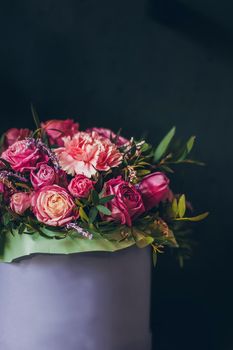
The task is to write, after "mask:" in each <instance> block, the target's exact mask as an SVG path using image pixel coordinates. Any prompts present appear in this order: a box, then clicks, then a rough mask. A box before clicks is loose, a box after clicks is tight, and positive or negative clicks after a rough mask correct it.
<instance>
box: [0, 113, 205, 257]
mask: <svg viewBox="0 0 233 350" xmlns="http://www.w3.org/2000/svg"><path fill="white" fill-rule="evenodd" d="M32 112H33V116H34V119H35V122H36V130H34V131H33V130H28V129H15V128H13V129H10V130H8V131H7V132H6V133H4V134H3V136H2V138H1V153H0V154H1V155H0V207H1V214H0V215H1V217H0V225H1V230H0V256H1V260H2V261H12V260H14V259H16V258H18V257H21V256H24V255H28V254H32V253H63V254H68V253H74V252H83V251H94V250H100V251H101V250H102V251H115V250H118V249H122V248H126V247H129V246H131V245H134V244H136V245H137V246H138V247H141V248H142V247H146V246H148V245H151V247H152V250H153V258H154V262H155V260H156V256H157V253H158V252H160V251H163V249H164V247H165V246H168V247H171V248H175V249H176V250H177V251H179V252H180V253H179V259H180V261H181V260H182V259H183V257H186V256H188V253H189V245H188V244H187V238H188V237H189V232H190V228H189V227H187V223H188V222H195V221H199V220H201V219H203V218H205V217H206V216H207V215H208V213H204V214H199V215H197V216H194V215H193V214H192V207H191V204H190V203H189V202H187V201H186V198H185V195H184V194H175V193H173V191H172V184H171V181H170V180H169V174H170V173H172V172H173V170H172V165H173V164H180V163H197V164H201V163H199V162H195V161H193V160H191V159H190V158H189V154H190V151H191V149H192V147H193V145H194V141H195V137H194V136H192V137H190V138H189V139H188V141H187V142H185V143H184V144H180V143H179V142H177V141H176V140H175V131H176V130H175V127H173V128H172V129H171V130H170V131H169V133H168V134H167V135H166V136H165V137H164V138H163V140H162V141H161V142H160V143H159V145H158V146H157V147H153V146H152V145H150V144H149V143H147V142H146V141H145V140H144V139H142V140H135V139H134V138H133V137H132V138H130V139H126V138H124V137H123V136H121V135H120V132H118V133H114V132H113V131H111V130H109V129H105V128H95V127H94V128H90V129H87V130H81V129H80V127H79V124H78V123H77V122H75V121H74V120H71V119H66V120H48V121H46V122H42V123H40V122H39V120H38V116H37V113H36V111H35V110H34V108H32ZM186 212H187V215H186ZM178 248H180V249H178Z"/></svg>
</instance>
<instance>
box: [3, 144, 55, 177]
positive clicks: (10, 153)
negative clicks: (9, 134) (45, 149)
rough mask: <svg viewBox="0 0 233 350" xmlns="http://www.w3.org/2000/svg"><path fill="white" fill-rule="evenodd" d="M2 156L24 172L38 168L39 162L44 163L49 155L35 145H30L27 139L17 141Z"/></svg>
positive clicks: (13, 167)
mask: <svg viewBox="0 0 233 350" xmlns="http://www.w3.org/2000/svg"><path fill="white" fill-rule="evenodd" d="M1 158H3V159H5V160H6V161H7V162H8V163H9V164H10V165H11V167H12V169H14V170H15V171H19V172H23V171H29V170H32V169H35V168H36V164H37V163H44V162H46V161H47V160H48V157H47V156H46V155H44V154H42V153H41V152H40V151H39V149H38V148H36V146H35V145H31V144H30V145H29V144H28V142H27V140H21V141H16V142H15V143H14V144H13V145H11V146H10V147H9V148H7V150H5V151H4V152H3V153H2V155H1Z"/></svg>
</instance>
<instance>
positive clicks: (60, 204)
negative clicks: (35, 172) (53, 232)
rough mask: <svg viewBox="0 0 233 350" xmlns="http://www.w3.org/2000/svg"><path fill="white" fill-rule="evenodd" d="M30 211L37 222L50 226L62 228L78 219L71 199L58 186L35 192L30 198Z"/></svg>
mask: <svg viewBox="0 0 233 350" xmlns="http://www.w3.org/2000/svg"><path fill="white" fill-rule="evenodd" d="M32 209H33V212H34V214H35V216H36V218H37V220H38V221H40V222H43V223H44V224H46V225H50V226H64V225H65V224H67V223H70V222H71V221H73V220H76V219H77V218H78V213H77V211H76V210H75V203H74V201H73V199H72V197H71V196H70V195H69V193H68V192H67V191H66V190H65V189H64V188H62V187H60V186H58V185H51V186H45V187H42V188H41V189H39V190H38V191H36V192H35V193H34V194H33V196H32Z"/></svg>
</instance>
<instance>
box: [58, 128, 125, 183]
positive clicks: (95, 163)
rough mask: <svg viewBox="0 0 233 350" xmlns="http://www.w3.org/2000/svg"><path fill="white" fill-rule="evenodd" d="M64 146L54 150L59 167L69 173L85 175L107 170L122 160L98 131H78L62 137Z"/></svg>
mask: <svg viewBox="0 0 233 350" xmlns="http://www.w3.org/2000/svg"><path fill="white" fill-rule="evenodd" d="M63 141H64V147H60V148H58V149H56V150H55V153H56V155H57V157H58V160H59V164H60V166H61V168H62V169H63V170H64V171H66V172H67V173H68V174H70V175H75V174H81V175H85V176H87V177H89V178H90V177H91V176H92V175H95V174H96V173H97V171H108V170H110V169H111V168H114V167H117V166H119V165H120V163H121V161H122V154H121V153H120V152H119V150H118V149H117V147H116V145H114V144H113V143H112V142H111V141H110V140H108V139H106V138H103V137H101V136H99V134H98V133H96V132H92V133H90V134H89V133H87V132H78V133H77V134H75V135H74V136H73V137H72V138H71V137H64V138H63Z"/></svg>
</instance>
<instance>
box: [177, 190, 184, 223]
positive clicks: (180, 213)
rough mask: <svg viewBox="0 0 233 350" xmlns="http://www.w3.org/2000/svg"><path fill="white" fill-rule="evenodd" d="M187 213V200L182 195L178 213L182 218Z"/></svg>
mask: <svg viewBox="0 0 233 350" xmlns="http://www.w3.org/2000/svg"><path fill="white" fill-rule="evenodd" d="M185 211H186V200H185V195H184V194H182V196H181V197H180V199H179V202H178V213H179V217H180V218H182V217H183V216H184V214H185Z"/></svg>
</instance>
